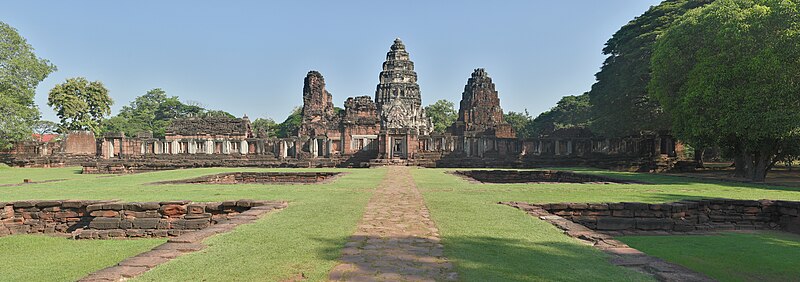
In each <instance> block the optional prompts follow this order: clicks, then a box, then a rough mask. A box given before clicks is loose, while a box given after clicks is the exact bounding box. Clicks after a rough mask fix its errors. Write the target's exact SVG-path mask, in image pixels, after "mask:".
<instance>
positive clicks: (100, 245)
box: [0, 168, 800, 281]
mask: <svg viewBox="0 0 800 282" xmlns="http://www.w3.org/2000/svg"><path fill="white" fill-rule="evenodd" d="M78 171H79V169H78V168H58V169H19V168H0V183H18V182H21V179H22V178H31V179H33V180H34V181H40V180H46V179H66V180H65V181H61V182H52V183H40V184H30V185H23V186H0V201H14V200H23V199H119V200H122V201H166V200H184V199H185V200H192V201H221V200H230V199H242V198H251V199H264V200H286V201H289V207H288V208H286V209H285V210H283V211H280V212H276V213H271V214H269V215H267V216H265V217H264V218H262V219H260V220H258V221H256V222H254V223H253V224H249V225H243V226H240V227H238V228H237V229H236V230H234V231H232V232H229V233H225V234H220V235H217V236H214V237H212V238H209V239H208V240H206V241H205V242H204V243H205V244H207V245H208V247H207V248H206V249H204V250H202V251H200V252H197V253H192V254H188V255H185V256H182V257H180V258H178V259H176V260H173V261H170V262H169V263H167V264H164V265H161V266H159V267H157V268H156V269H154V270H152V271H150V272H148V273H146V274H145V275H143V276H141V277H139V278H138V280H143V281H176V280H208V281H218V280H225V281H228V280H241V281H253V280H258V281H281V280H285V279H288V278H291V277H297V276H298V275H300V274H301V273H302V274H303V275H305V276H306V277H307V278H308V280H310V281H322V280H326V277H327V273H328V271H329V270H330V269H331V268H332V267H333V266H334V265H335V264H336V259H337V258H338V257H339V256H340V252H341V248H342V247H343V246H344V243H345V242H346V241H347V238H348V237H349V236H350V235H351V234H352V233H353V232H354V231H355V230H356V225H357V222H358V220H359V219H360V218H361V215H362V213H363V209H364V207H365V205H366V203H367V201H368V200H369V197H370V196H371V192H372V191H373V190H374V188H375V187H376V186H377V185H378V183H380V181H381V179H382V178H383V177H384V175H385V173H386V170H385V169H253V168H248V169H239V168H204V169H188V170H174V171H162V172H153V173H143V174H133V175H121V176H107V175H81V174H79V173H78ZM231 171H344V172H347V173H348V174H347V175H344V176H342V177H341V178H339V179H337V180H336V181H335V182H333V183H329V184H320V185H260V184H238V185H203V184H171V185H152V184H149V183H151V182H156V181H165V180H176V179H183V178H192V177H198V176H202V175H207V174H214V173H221V172H231ZM582 171H584V172H587V173H597V174H604V175H611V176H615V177H620V178H629V179H636V180H641V181H646V182H649V183H655V184H653V185H638V184H637V185H619V184H475V183H470V182H467V181H466V180H463V179H461V178H459V177H456V176H454V175H451V174H446V173H445V172H446V170H444V169H423V168H415V169H412V175H413V176H414V179H415V181H416V182H417V184H418V186H419V187H420V190H421V191H422V193H423V195H424V197H425V200H426V204H427V206H428V207H429V209H430V210H431V213H432V216H433V219H434V220H435V222H436V224H437V225H438V226H439V229H440V231H441V234H442V237H443V243H444V244H445V253H446V255H447V256H448V257H449V258H450V259H451V260H452V261H453V262H454V263H455V265H456V268H457V270H458V271H459V277H460V278H461V279H462V280H465V281H498V280H500V281H535V280H560V281H625V280H627V281H641V280H649V279H648V277H646V276H643V275H642V274H639V273H637V272H633V271H630V270H627V269H625V268H620V267H615V266H613V265H611V264H609V263H608V262H606V257H605V255H604V254H603V253H602V252H599V251H597V250H596V249H594V248H592V247H590V246H586V245H582V244H581V243H579V242H578V241H576V240H574V239H571V238H569V237H567V236H564V235H563V234H561V232H560V231H558V230H557V229H556V228H555V227H553V226H551V225H550V224H547V223H545V222H542V221H540V220H538V219H536V218H533V217H531V216H528V215H527V214H525V213H524V212H521V211H519V210H516V209H514V208H511V207H507V206H503V205H498V204H497V202H498V201H527V202H537V203H548V202H619V201H644V202H666V201H675V200H680V199H690V198H703V197H726V198H741V199H761V198H769V199H787V200H800V189H796V188H785V187H768V186H761V185H753V184H748V185H745V184H736V183H716V182H701V181H698V180H693V179H687V178H680V177H670V176H661V175H650V174H635V173H619V172H608V171H602V170H592V169H582ZM9 240H11V241H9ZM40 240H53V241H52V242H49V241H48V243H47V244H45V243H39V241H40ZM12 241H13V242H15V243H13V244H11V243H10V242H12ZM152 242H157V241H152V240H150V241H142V240H122V241H99V240H98V241H78V242H75V241H70V240H66V239H56V238H46V237H41V236H13V237H7V238H3V239H2V240H0V253H3V254H9V253H14V254H15V255H17V254H16V253H20V254H18V255H19V256H20V257H34V255H31V253H34V254H38V255H40V256H48V255H51V254H52V253H58V252H60V250H68V251H69V252H68V253H70V254H76V253H79V254H80V255H85V256H97V257H100V258H98V259H92V261H93V263H95V262H96V264H89V263H74V262H75V260H73V259H72V257H70V256H60V255H52V256H51V257H49V258H48V260H42V261H43V263H42V264H34V263H30V264H26V265H25V268H22V267H16V266H14V265H11V266H9V264H6V265H3V264H2V263H0V280H5V279H4V278H5V277H15V278H16V277H18V276H17V275H32V274H34V275H38V276H33V277H31V276H25V277H23V276H19V277H20V279H14V280H26V281H36V280H40V281H41V280H47V281H52V280H56V281H59V280H60V281H69V280H74V279H75V277H79V276H81V275H82V274H85V273H88V272H91V271H93V270H96V269H98V268H102V267H103V266H105V265H111V264H114V263H115V262H117V261H119V260H121V259H122V258H124V257H126V256H130V255H132V254H136V253H138V252H141V251H143V250H146V249H148V248H149V247H148V246H150V245H148V244H153V243H152ZM115 244H116V245H115ZM20 245H26V246H30V247H28V248H26V249H25V251H24V252H20V251H19V249H21V247H19V246H20ZM70 248H74V249H70ZM113 248H117V249H115V250H116V251H108V249H113ZM53 250H58V252H57V251H53ZM65 253H66V252H65ZM76 256H77V255H76ZM85 260H89V259H81V262H83V261H85ZM101 262H102V263H101ZM66 264H69V267H74V268H75V269H70V270H67V269H66V268H65V267H66V266H63V265H66ZM54 265H58V267H55V266H54ZM3 267H5V268H3ZM48 271H55V272H58V273H61V272H64V273H65V275H64V276H52V275H49V274H47V273H50V272H48ZM768 271H772V270H768ZM37 273H44V274H37ZM772 274H775V275H782V274H780V273H779V272H778V271H777V270H776V271H774V272H770V273H766V274H764V275H772ZM765 277H767V276H765Z"/></svg>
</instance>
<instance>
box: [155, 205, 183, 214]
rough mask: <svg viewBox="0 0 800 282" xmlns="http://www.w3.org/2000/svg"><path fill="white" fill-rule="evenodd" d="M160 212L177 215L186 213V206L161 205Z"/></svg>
mask: <svg viewBox="0 0 800 282" xmlns="http://www.w3.org/2000/svg"><path fill="white" fill-rule="evenodd" d="M159 212H160V213H161V214H163V215H165V216H169V217H177V216H181V215H184V214H186V207H184V206H182V205H178V204H165V205H162V206H161V209H159Z"/></svg>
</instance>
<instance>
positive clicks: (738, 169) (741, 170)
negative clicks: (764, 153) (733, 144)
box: [733, 153, 748, 178]
mask: <svg viewBox="0 0 800 282" xmlns="http://www.w3.org/2000/svg"><path fill="white" fill-rule="evenodd" d="M733 167H734V171H733V176H734V177H741V178H746V177H747V167H748V165H747V162H746V161H745V154H744V153H738V154H736V156H735V157H734V158H733Z"/></svg>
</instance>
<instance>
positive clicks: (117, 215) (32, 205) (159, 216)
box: [0, 200, 286, 239]
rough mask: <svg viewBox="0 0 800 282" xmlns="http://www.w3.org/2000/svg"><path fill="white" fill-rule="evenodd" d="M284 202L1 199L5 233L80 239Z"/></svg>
mask: <svg viewBox="0 0 800 282" xmlns="http://www.w3.org/2000/svg"><path fill="white" fill-rule="evenodd" d="M285 206H286V203H285V202H276V201H256V200H238V201H225V202H209V203H194V202H190V201H169V202H130V203H122V202H117V201H72V200H66V201H50V200H47V201H16V202H9V203H0V207H2V209H0V236H4V235H12V234H63V235H65V236H66V235H69V236H72V237H73V238H76V239H108V238H115V237H176V236H180V235H182V234H185V233H189V232H192V231H197V230H201V229H204V228H207V227H210V226H212V225H215V224H220V223H227V222H230V221H233V220H235V219H237V218H238V217H239V216H240V215H241V216H247V215H249V214H260V213H263V212H265V211H268V210H273V209H281V208H284V207H285Z"/></svg>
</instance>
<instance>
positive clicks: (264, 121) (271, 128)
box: [252, 118, 279, 137]
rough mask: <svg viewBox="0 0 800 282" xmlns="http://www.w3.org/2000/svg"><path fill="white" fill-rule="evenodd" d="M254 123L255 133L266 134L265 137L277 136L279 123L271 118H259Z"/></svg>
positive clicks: (258, 134)
mask: <svg viewBox="0 0 800 282" xmlns="http://www.w3.org/2000/svg"><path fill="white" fill-rule="evenodd" d="M252 125H253V133H255V134H256V135H257V136H260V135H261V134H266V136H265V137H275V136H277V135H278V129H279V127H278V126H279V124H278V123H277V122H275V120H273V119H271V118H257V119H256V120H255V121H253V124H252Z"/></svg>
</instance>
